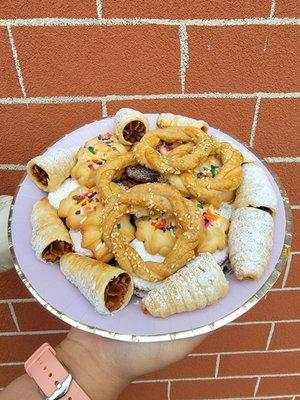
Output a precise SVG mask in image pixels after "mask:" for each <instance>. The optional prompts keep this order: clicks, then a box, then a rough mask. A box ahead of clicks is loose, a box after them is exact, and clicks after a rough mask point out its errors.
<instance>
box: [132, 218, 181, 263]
mask: <svg viewBox="0 0 300 400" xmlns="http://www.w3.org/2000/svg"><path fill="white" fill-rule="evenodd" d="M136 228H137V229H136V238H137V239H138V240H141V241H142V242H144V246H145V249H146V251H147V252H148V253H150V254H153V255H154V254H160V255H161V256H163V257H165V256H167V255H168V254H169V253H170V251H171V250H172V249H173V247H174V245H175V242H176V239H177V238H176V235H178V233H179V230H180V228H179V227H177V226H176V219H175V218H174V217H173V216H172V215H170V214H168V213H164V214H161V215H153V216H149V217H143V218H139V219H137V221H136Z"/></svg>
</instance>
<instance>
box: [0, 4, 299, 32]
mask: <svg viewBox="0 0 300 400" xmlns="http://www.w3.org/2000/svg"><path fill="white" fill-rule="evenodd" d="M96 4H97V3H96ZM99 11H100V10H99V8H98V5H97V12H99ZM181 23H183V24H185V25H187V26H221V27H228V26H245V25H246V26H247V25H275V26H281V25H299V24H300V19H299V18H277V17H272V18H270V17H267V18H244V19H242V18H236V19H157V18H100V19H99V18H15V19H0V26H95V25H99V26H118V25H135V26H136V25H166V26H178V25H180V24H181Z"/></svg>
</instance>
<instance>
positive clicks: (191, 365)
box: [141, 356, 216, 379]
mask: <svg viewBox="0 0 300 400" xmlns="http://www.w3.org/2000/svg"><path fill="white" fill-rule="evenodd" d="M215 366H216V356H199V357H185V358H184V359H183V360H181V361H179V362H177V363H175V364H173V365H171V366H170V367H168V368H166V369H164V370H161V371H158V372H154V373H151V374H147V375H144V376H143V377H142V378H141V379H169V378H191V377H193V378H198V377H200V376H201V377H208V376H213V375H214V373H215Z"/></svg>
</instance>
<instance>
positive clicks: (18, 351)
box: [0, 333, 66, 363]
mask: <svg viewBox="0 0 300 400" xmlns="http://www.w3.org/2000/svg"><path fill="white" fill-rule="evenodd" d="M65 336H66V334H63V333H59V334H58V333H56V334H52V335H48V334H41V335H30V336H28V335H19V336H0V363H6V362H24V361H26V360H27V358H28V357H29V356H30V355H31V354H32V353H33V352H34V351H35V350H36V349H37V348H38V347H39V346H41V345H42V344H43V343H45V342H47V343H49V344H50V345H51V346H52V347H53V346H57V345H58V344H59V343H60V342H61V341H62V340H63V339H64V338H65Z"/></svg>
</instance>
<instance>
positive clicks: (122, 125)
mask: <svg viewBox="0 0 300 400" xmlns="http://www.w3.org/2000/svg"><path fill="white" fill-rule="evenodd" d="M115 124H116V129H115V133H116V136H117V138H118V139H119V141H120V142H121V143H123V144H125V145H129V146H132V145H133V144H134V143H136V142H139V141H140V140H141V138H142V137H143V136H144V134H145V133H146V132H147V131H148V130H149V122H148V119H147V117H146V116H145V115H143V114H142V113H141V112H139V111H136V110H133V109H132V108H121V109H120V110H119V111H118V112H117V113H116V115H115Z"/></svg>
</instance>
